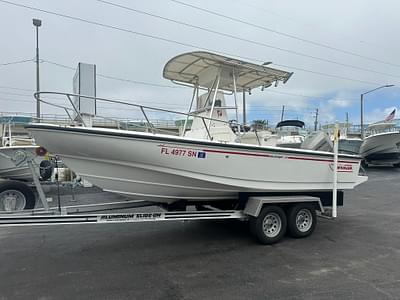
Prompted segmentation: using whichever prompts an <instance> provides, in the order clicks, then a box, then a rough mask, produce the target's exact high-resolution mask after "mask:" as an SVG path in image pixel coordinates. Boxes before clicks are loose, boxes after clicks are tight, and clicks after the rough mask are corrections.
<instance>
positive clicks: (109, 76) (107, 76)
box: [42, 59, 182, 89]
mask: <svg viewBox="0 0 400 300" xmlns="http://www.w3.org/2000/svg"><path fill="white" fill-rule="evenodd" d="M42 62H44V63H48V64H51V65H55V66H58V67H62V68H65V69H69V70H73V71H75V70H76V68H73V67H70V66H66V65H63V64H60V63H57V62H54V61H50V60H45V59H42ZM96 76H98V77H102V78H106V79H111V80H117V81H123V82H130V83H134V84H142V85H148V86H154V87H162V88H172V89H177V88H182V87H180V86H171V85H165V84H157V83H151V82H145V81H139V80H131V79H126V78H119V77H115V76H111V75H105V74H101V73H97V74H96Z"/></svg>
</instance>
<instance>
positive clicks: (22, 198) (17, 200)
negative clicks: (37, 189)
mask: <svg viewBox="0 0 400 300" xmlns="http://www.w3.org/2000/svg"><path fill="white" fill-rule="evenodd" d="M35 202H36V198H35V194H34V193H33V191H32V189H31V188H30V187H29V186H27V185H26V184H24V183H22V182H19V181H13V180H10V181H6V182H2V183H0V211H20V210H24V209H33V208H34V207H35Z"/></svg>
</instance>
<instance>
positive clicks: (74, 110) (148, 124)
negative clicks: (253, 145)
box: [34, 91, 261, 145]
mask: <svg viewBox="0 0 400 300" xmlns="http://www.w3.org/2000/svg"><path fill="white" fill-rule="evenodd" d="M41 95H58V96H59V95H61V96H65V97H66V98H67V99H68V102H69V104H70V105H71V107H72V108H71V107H66V106H63V105H58V104H54V103H51V102H49V101H46V100H43V99H41V98H40V96H41ZM34 97H35V99H37V100H38V101H40V102H42V103H44V104H47V105H50V106H54V107H57V108H60V109H63V110H64V111H65V112H66V114H67V115H68V117H69V119H70V120H71V121H72V122H76V121H75V119H74V118H73V116H72V114H71V112H72V113H75V114H76V116H77V117H78V119H79V122H81V123H82V124H83V125H84V126H86V125H87V124H85V122H84V118H83V117H82V115H81V113H80V112H79V110H78V108H77V107H76V106H75V104H74V101H73V99H72V97H82V98H86V99H92V100H95V101H100V102H106V103H113V104H120V105H127V106H131V107H135V108H138V109H139V111H140V112H141V113H142V115H143V117H144V119H145V120H146V122H145V123H146V129H147V130H150V131H151V132H152V133H156V131H158V132H163V131H164V132H168V133H171V132H169V131H167V130H162V129H159V128H157V129H156V128H155V127H154V125H153V124H152V123H151V122H150V119H149V117H148V114H147V113H146V111H145V110H151V111H156V112H164V113H171V114H175V115H181V116H185V117H187V118H189V117H192V118H200V119H202V122H203V124H204V125H205V126H204V128H205V130H206V133H207V137H208V139H210V140H213V137H212V134H211V132H210V130H209V128H208V127H207V126H206V121H209V122H212V121H215V122H220V123H224V124H227V125H228V126H229V127H231V126H235V127H237V128H240V124H239V123H237V122H230V121H225V120H219V119H215V118H211V117H206V116H199V115H197V114H196V113H185V112H179V111H174V110H169V109H165V108H157V107H152V106H147V105H141V104H135V103H131V102H126V101H121V100H116V99H109V98H103V97H94V96H87V95H82V94H74V93H64V92H46V91H43V92H36V93H34ZM95 117H99V118H104V119H108V120H113V121H115V122H116V124H117V126H118V128H121V126H120V121H118V120H114V119H112V118H109V117H103V116H100V115H98V114H96V115H95ZM243 128H244V127H243ZM254 131H255V134H256V136H257V142H258V144H259V145H261V141H260V139H259V137H258V134H257V130H256V129H255V128H254ZM235 134H236V135H237V136H238V137H240V136H241V132H238V133H235Z"/></svg>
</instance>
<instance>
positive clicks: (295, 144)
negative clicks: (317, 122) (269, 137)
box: [276, 120, 305, 148]
mask: <svg viewBox="0 0 400 300" xmlns="http://www.w3.org/2000/svg"><path fill="white" fill-rule="evenodd" d="M304 127H305V124H304V122H303V121H300V120H284V121H281V122H279V123H278V124H277V125H276V132H277V135H278V139H277V141H276V146H278V147H285V148H300V146H301V144H302V143H303V142H304V136H305V130H304ZM302 130H303V131H304V132H303V134H302V132H301V131H302Z"/></svg>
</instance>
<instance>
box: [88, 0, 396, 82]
mask: <svg viewBox="0 0 400 300" xmlns="http://www.w3.org/2000/svg"><path fill="white" fill-rule="evenodd" d="M95 1H97V2H100V3H103V4H107V5H111V6H114V7H117V8H121V9H125V10H128V11H132V12H135V13H138V14H142V15H146V16H150V17H153V18H157V19H160V20H164V21H168V22H172V23H175V24H179V25H183V26H186V27H190V28H195V29H199V30H202V31H206V32H209V33H213V34H216V35H219V36H223V37H228V38H231V39H235V40H239V41H242V42H247V43H250V44H253V45H258V46H262V47H266V48H271V49H274V50H278V51H282V52H286V53H290V54H293V55H297V56H302V57H306V58H310V59H314V60H318V61H322V62H326V63H330V64H335V65H339V66H342V67H347V68H352V69H356V70H361V71H364V72H370V73H374V74H379V75H385V76H389V77H394V78H400V76H399V75H394V74H389V73H384V72H379V71H375V70H371V69H367V68H362V67H358V66H355V65H351V64H346V63H341V62H338V61H334V60H330V59H326V58H321V57H318V56H314V55H309V54H305V53H302V52H298V51H294V50H290V49H285V48H282V47H278V46H274V45H271V44H266V43H264V42H259V41H255V40H250V39H246V38H242V37H238V36H235V35H232V34H229V33H224V32H220V31H216V30H213V29H209V28H205V27H201V26H197V25H193V24H189V23H186V22H182V21H178V20H176V19H171V18H167V17H163V16H160V15H157V14H152V13H149V12H145V11H142V10H139V9H136V8H132V7H128V6H124V5H120V4H117V3H114V2H110V1H105V0H95Z"/></svg>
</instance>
